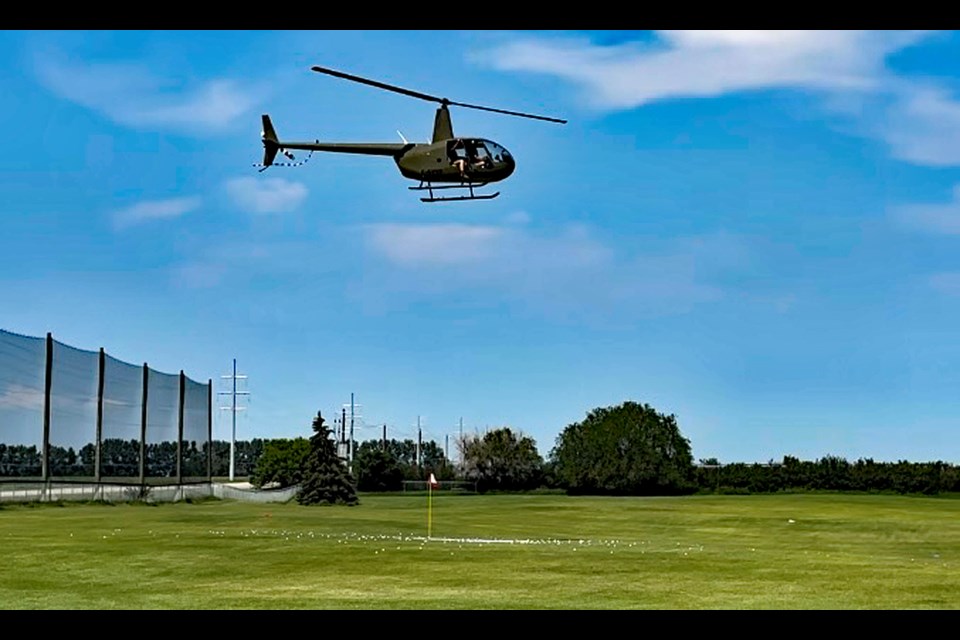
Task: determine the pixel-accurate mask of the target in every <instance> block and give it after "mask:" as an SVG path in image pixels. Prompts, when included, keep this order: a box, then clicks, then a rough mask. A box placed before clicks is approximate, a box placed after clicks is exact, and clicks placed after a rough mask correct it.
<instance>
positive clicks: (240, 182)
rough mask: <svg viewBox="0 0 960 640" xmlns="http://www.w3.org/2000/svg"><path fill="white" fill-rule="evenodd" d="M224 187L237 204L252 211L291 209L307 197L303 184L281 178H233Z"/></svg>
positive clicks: (274, 211) (279, 211) (283, 210)
mask: <svg viewBox="0 0 960 640" xmlns="http://www.w3.org/2000/svg"><path fill="white" fill-rule="evenodd" d="M226 189H227V193H229V194H230V197H231V198H233V200H234V202H235V203H236V204H237V206H239V207H241V208H242V209H244V210H245V211H251V212H253V213H281V212H287V211H293V210H294V209H296V208H297V207H298V206H300V204H301V203H302V202H303V201H304V200H305V199H306V197H307V187H306V186H305V185H303V184H302V183H300V182H291V181H289V180H285V179H283V178H254V177H249V176H247V177H243V178H234V179H232V180H229V181H227V183H226Z"/></svg>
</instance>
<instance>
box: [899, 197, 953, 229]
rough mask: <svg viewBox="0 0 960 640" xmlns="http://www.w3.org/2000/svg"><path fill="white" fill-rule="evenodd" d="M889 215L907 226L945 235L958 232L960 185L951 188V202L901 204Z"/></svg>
mask: <svg viewBox="0 0 960 640" xmlns="http://www.w3.org/2000/svg"><path fill="white" fill-rule="evenodd" d="M891 217H892V218H893V219H894V221H896V222H897V223H899V224H901V225H903V226H905V227H908V228H913V229H917V230H921V231H930V232H933V233H940V234H947V235H956V234H960V185H957V186H955V187H954V188H953V200H952V201H951V202H947V203H944V204H907V205H901V206H899V207H895V208H894V209H893V210H892V211H891Z"/></svg>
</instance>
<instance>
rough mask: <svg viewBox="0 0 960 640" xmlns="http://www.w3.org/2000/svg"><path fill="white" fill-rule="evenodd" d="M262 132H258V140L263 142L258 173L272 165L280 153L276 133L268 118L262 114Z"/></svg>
mask: <svg viewBox="0 0 960 640" xmlns="http://www.w3.org/2000/svg"><path fill="white" fill-rule="evenodd" d="M262 120H263V131H261V132H260V139H261V140H263V164H262V165H261V166H262V168H261V169H260V171H265V170H266V169H267V167H269V166H270V165H272V164H273V161H274V159H275V158H276V157H277V152H278V151H280V140H279V139H278V138H277V131H276V129H274V128H273V123H272V122H271V121H270V116H268V115H267V114H263V116H262Z"/></svg>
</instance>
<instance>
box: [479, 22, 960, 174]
mask: <svg viewBox="0 0 960 640" xmlns="http://www.w3.org/2000/svg"><path fill="white" fill-rule="evenodd" d="M933 35H935V32H927V31H872V30H871V31H840V30H837V31H802V30H797V31H765V30H754V31H738V30H733V31H716V30H697V31H658V32H655V36H656V39H655V41H654V42H652V43H651V42H648V41H644V42H640V41H636V42H625V43H619V44H614V45H598V44H594V43H592V42H591V41H589V40H586V39H550V38H545V37H539V36H514V37H512V39H510V40H508V41H506V42H504V43H502V44H501V45H499V46H497V47H496V48H492V49H488V50H486V51H482V52H480V53H478V54H475V59H476V60H477V61H478V62H481V63H485V64H489V65H491V66H493V67H495V68H498V69H502V70H506V71H520V72H533V73H541V74H547V75H552V76H555V77H558V78H561V79H564V80H567V81H569V82H571V83H573V84H575V85H577V86H579V87H580V88H581V90H582V91H581V95H582V97H583V100H584V102H585V103H586V104H587V105H588V106H589V107H591V108H593V109H596V110H600V111H613V110H623V109H633V108H637V107H640V106H642V105H645V104H649V103H652V102H657V101H662V100H669V99H678V98H710V97H717V96H722V95H727V94H733V93H744V92H750V91H758V90H769V89H792V90H803V91H811V92H815V93H817V94H818V95H820V96H821V97H823V99H824V102H823V104H824V107H825V108H826V109H828V110H830V111H832V112H834V113H835V114H841V113H842V114H843V115H844V116H846V117H851V116H853V117H854V118H856V119H857V120H858V121H859V122H858V124H857V126H855V127H854V130H855V131H856V132H858V133H859V134H862V135H869V136H873V137H877V138H879V139H881V140H883V141H884V142H885V143H886V144H888V145H889V147H890V150H891V153H892V154H893V155H894V156H895V157H897V158H899V159H902V160H905V161H908V162H912V163H916V164H921V165H931V166H954V165H957V164H960V151H958V149H960V101H957V100H956V99H955V97H954V94H953V93H952V92H951V90H950V88H949V87H947V86H945V85H944V84H942V83H939V82H935V81H932V80H929V79H926V80H922V81H921V80H916V79H913V78H909V77H904V76H902V75H898V74H897V73H895V72H894V71H893V70H892V69H891V68H890V67H889V65H888V64H887V58H888V57H889V56H890V55H891V54H894V53H896V52H898V51H901V50H903V49H904V48H906V47H909V46H912V45H916V44H918V43H920V42H922V41H924V39H926V38H930V37H932V36H933Z"/></svg>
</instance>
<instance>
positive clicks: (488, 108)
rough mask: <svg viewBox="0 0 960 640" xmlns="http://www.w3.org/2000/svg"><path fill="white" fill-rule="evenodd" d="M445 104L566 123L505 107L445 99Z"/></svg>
mask: <svg viewBox="0 0 960 640" xmlns="http://www.w3.org/2000/svg"><path fill="white" fill-rule="evenodd" d="M447 104H453V105H456V106H458V107H467V108H468V109H480V110H481V111H493V112H494V113H505V114H507V115H509V116H520V117H522V118H533V119H534V120H546V121H548V122H559V123H560V124H567V121H566V120H561V119H560V118H551V117H549V116H537V115H534V114H532V113H522V112H520V111H507V110H506V109H494V108H493V107H481V106H480V105H477V104H466V103H463V102H453V101H449V100H448V101H447Z"/></svg>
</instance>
